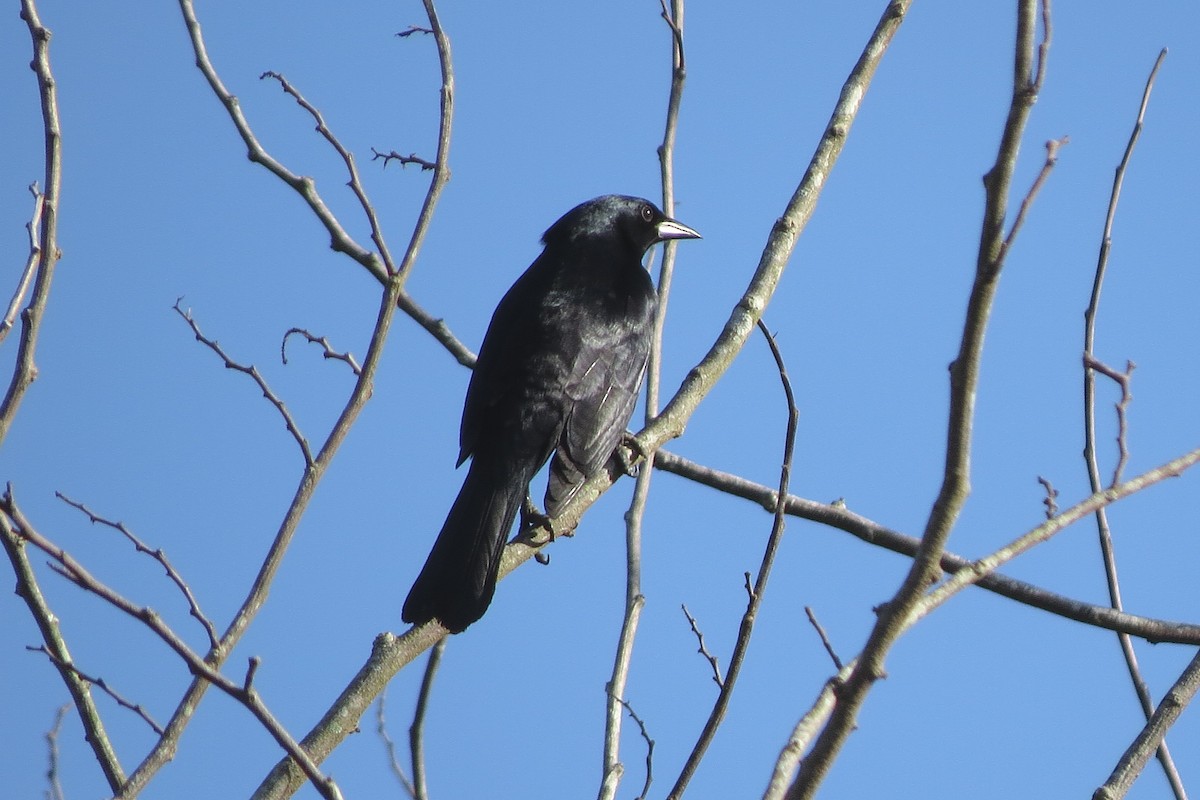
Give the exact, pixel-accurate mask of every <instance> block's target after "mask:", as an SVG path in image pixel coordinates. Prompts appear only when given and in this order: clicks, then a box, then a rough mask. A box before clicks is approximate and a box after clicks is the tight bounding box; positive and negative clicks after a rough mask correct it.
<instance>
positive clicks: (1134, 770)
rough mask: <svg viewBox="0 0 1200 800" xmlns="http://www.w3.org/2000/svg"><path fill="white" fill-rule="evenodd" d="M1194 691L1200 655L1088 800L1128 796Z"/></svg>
mask: <svg viewBox="0 0 1200 800" xmlns="http://www.w3.org/2000/svg"><path fill="white" fill-rule="evenodd" d="M1197 690H1200V653H1197V654H1196V656H1195V657H1194V658H1192V660H1191V662H1190V663H1189V664H1188V666H1187V669H1185V670H1184V671H1183V674H1182V675H1180V676H1179V679H1178V680H1176V681H1175V683H1174V685H1173V686H1171V689H1170V690H1169V691H1168V692H1167V694H1166V696H1165V697H1163V699H1162V702H1161V703H1159V704H1158V708H1156V709H1155V710H1154V713H1153V714H1151V715H1150V718H1149V719H1148V720H1146V726H1145V727H1144V728H1142V730H1141V732H1140V733H1138V735H1137V738H1136V739H1134V740H1133V742H1132V743H1131V744H1130V745H1129V748H1128V749H1127V750H1126V751H1125V753H1124V755H1122V756H1121V760H1120V761H1118V762H1117V766H1116V768H1115V769H1113V772H1112V774H1111V775H1110V776H1109V778H1108V780H1107V781H1105V783H1104V785H1103V786H1101V787H1100V788H1099V789H1097V790H1096V792H1095V794H1093V795H1092V800H1119V799H1120V798H1122V797H1124V796H1125V795H1126V793H1128V791H1129V789H1130V787H1131V786H1133V782H1134V781H1135V780H1136V779H1137V776H1138V775H1141V774H1142V770H1143V769H1144V768H1145V766H1146V762H1148V761H1149V760H1150V755H1151V754H1152V753H1155V752H1158V753H1159V754H1160V755H1159V758H1162V755H1161V753H1162V748H1163V747H1164V745H1165V739H1164V737H1165V736H1166V733H1167V728H1169V727H1171V725H1173V724H1174V723H1175V720H1177V719H1179V715H1180V714H1181V713H1182V712H1183V709H1185V708H1187V706H1188V705H1189V704H1190V703H1191V702H1192V700H1193V699H1194V698H1195V697H1196V692H1197ZM1176 777H1178V776H1177V775H1176Z"/></svg>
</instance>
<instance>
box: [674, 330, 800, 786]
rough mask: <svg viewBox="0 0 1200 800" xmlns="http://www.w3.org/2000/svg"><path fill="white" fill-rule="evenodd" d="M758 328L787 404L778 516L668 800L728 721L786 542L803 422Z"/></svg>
mask: <svg viewBox="0 0 1200 800" xmlns="http://www.w3.org/2000/svg"><path fill="white" fill-rule="evenodd" d="M758 328H759V330H761V331H762V334H763V336H764V337H765V338H766V340H767V346H768V347H770V349H771V356H772V357H773V358H774V359H775V367H776V369H777V370H778V371H779V380H780V383H782V384H783V393H784V399H785V400H786V403H787V426H786V431H785V433H784V441H783V464H782V466H781V467H780V469H779V489H778V495H777V501H776V503H775V509H774V511H775V513H774V518H773V520H772V523H771V534H770V536H768V537H767V546H766V549H765V550H764V552H763V557H762V563H761V564H760V565H759V568H758V577H757V578H756V579H755V581H754V586H753V588H751V586H750V575H749V573H747V574H746V590H747V593H748V594H749V602H748V603H747V604H746V612H745V614H743V615H742V621H741V625H740V626H739V627H738V636H737V641H736V642H735V643H734V645H733V653H732V654H731V655H730V656H729V667H728V669H727V670H726V671H725V681H724V683H722V684H721V691H720V692H719V693H718V694H717V700H716V702H715V703H714V704H713V708H712V712H711V713H710V714H709V716H708V720H707V721H706V722H705V724H704V729H703V731H701V733H700V737H699V738H698V739H697V740H696V745H695V746H694V747H693V748H692V752H691V755H689V756H688V759H687V761H686V762H684V765H683V768H682V769H681V770H680V772H679V778H678V779H677V780H676V781H675V786H674V787H672V789H671V792H670V794H668V795H667V797H668V798H669V800H679V798H680V797H682V796H683V792H684V790H685V789H686V788H687V785H688V782H689V781H690V780H691V778H692V776H693V775H694V774H695V772H696V768H697V767H699V766H700V761H701V760H702V759H703V758H704V753H705V752H706V751H707V750H708V746H709V745H710V744H711V743H712V740H713V737H715V736H716V734H717V729H718V728H719V727H720V726H721V723H722V722H723V721H724V719H725V712H726V710H727V709H728V708H729V702H730V699H731V698H732V696H733V689H734V686H735V685H736V683H737V679H738V675H739V674H740V673H741V670H742V664H743V662H744V661H745V658H746V653H747V651H748V650H749V648H750V636H751V634H752V633H753V632H754V623H755V620H756V619H757V618H758V611H759V609H760V608H761V607H762V602H763V594H764V593H765V592H766V588H767V579H768V578H769V577H770V575H771V566H772V564H774V562H775V554H776V552H778V550H779V544H780V542H782V541H783V531H784V528H785V527H786V520H787V517H786V513H787V512H786V500H787V496H788V485H789V483H790V482H791V476H792V455H793V453H794V452H795V448H796V428H797V426H798V424H799V420H800V411H799V409H798V408H797V407H796V396H795V394H794V393H793V392H792V382H791V379H790V378H789V377H788V372H787V367H786V366H785V365H784V362H783V354H782V353H780V352H779V346H778V345H777V344H776V342H775V337H774V336H772V335H771V332H770V331H769V330H767V326H766V324H764V323H763V321H762V320H761V319H759V321H758Z"/></svg>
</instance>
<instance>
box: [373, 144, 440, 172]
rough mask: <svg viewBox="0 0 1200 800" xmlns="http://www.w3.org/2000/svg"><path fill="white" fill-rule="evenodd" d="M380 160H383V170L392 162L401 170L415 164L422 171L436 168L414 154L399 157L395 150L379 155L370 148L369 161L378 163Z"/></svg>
mask: <svg viewBox="0 0 1200 800" xmlns="http://www.w3.org/2000/svg"><path fill="white" fill-rule="evenodd" d="M381 158H382V159H383V167H384V169H387V165H388V164H389V163H390V162H392V161H395V162H396V163H397V164H399V165H400V166H401V167H402V168H403V167H406V166H408V165H409V164H416V165H417V166H419V167H420V168H421V169H422V170H431V169H433V168H434V167H436V166H437V164H435V163H433V162H432V161H427V160H425V159H423V158H421V157H420V156H418V155H417V154H416V153H409V154H408V155H406V156H405V155H401V154H400V153H397V152H396V151H395V150H391V151H389V152H387V153H381V152H379V151H378V150H376V149H375V148H374V147H372V148H371V160H372V161H378V160H379V159H381Z"/></svg>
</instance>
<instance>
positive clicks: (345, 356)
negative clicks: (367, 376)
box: [279, 328, 362, 375]
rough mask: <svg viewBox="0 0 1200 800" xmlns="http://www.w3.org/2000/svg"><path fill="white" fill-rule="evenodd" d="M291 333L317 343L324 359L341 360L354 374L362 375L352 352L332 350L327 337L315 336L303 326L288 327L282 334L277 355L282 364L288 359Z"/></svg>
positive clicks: (311, 342)
mask: <svg viewBox="0 0 1200 800" xmlns="http://www.w3.org/2000/svg"><path fill="white" fill-rule="evenodd" d="M293 335H295V336H303V337H304V338H305V339H307V340H308V341H309V343H310V344H319V345H320V346H321V348H322V349H323V350H324V351H325V352H324V357H325V358H326V359H335V360H337V361H343V362H345V363H346V364H347V365H349V367H350V370H351V371H352V372H353V373H354V374H355V375H362V367H360V366H359V365H358V361H357V360H355V358H354V354H353V353H342V352H339V351H337V350H334V349H333V345H331V344H330V343H329V338H328V337H326V336H317V335H315V334H312V333H309V332H308V331H306V330H305V329H304V328H288V331H287V333H285V334H284V335H283V341H282V342H280V344H279V357H280V359H281V360H282V361H283V363H284V364H287V363H288V360H287V343H288V339H290V338H291V337H292V336H293Z"/></svg>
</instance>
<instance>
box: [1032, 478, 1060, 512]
mask: <svg viewBox="0 0 1200 800" xmlns="http://www.w3.org/2000/svg"><path fill="white" fill-rule="evenodd" d="M1037 482H1038V483H1040V484H1041V485H1042V488H1043V489H1045V490H1046V496H1045V498H1043V499H1042V505H1044V506H1045V507H1046V519H1054V515H1055V514H1057V513H1058V489H1055V488H1054V484H1052V483H1051V482H1050V480H1049V479H1048V478H1043V477H1042V476H1041V475H1038V479H1037Z"/></svg>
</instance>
